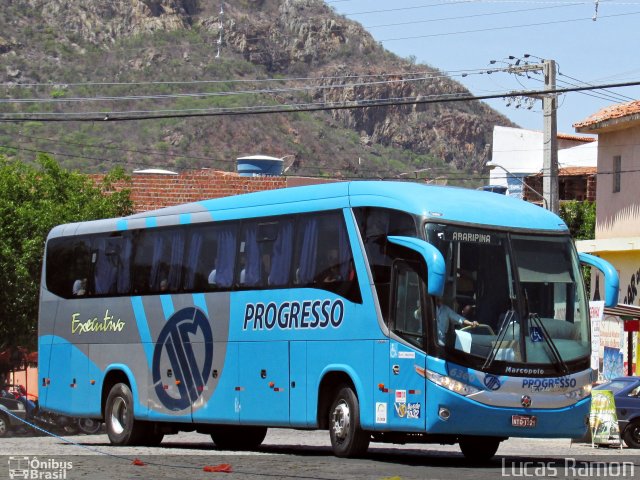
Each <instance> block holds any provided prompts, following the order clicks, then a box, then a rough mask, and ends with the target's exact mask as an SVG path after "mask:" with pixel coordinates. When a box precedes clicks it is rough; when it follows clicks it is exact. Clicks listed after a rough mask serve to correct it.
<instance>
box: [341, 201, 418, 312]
mask: <svg viewBox="0 0 640 480" xmlns="http://www.w3.org/2000/svg"><path fill="white" fill-rule="evenodd" d="M354 213H355V216H356V221H357V224H358V229H359V230H360V236H361V237H362V241H363V242H364V247H365V251H366V253H367V259H368V261H369V268H370V269H371V273H372V274H373V281H374V284H375V286H376V293H377V295H378V303H379V305H380V310H381V312H382V316H383V318H384V321H385V322H387V323H388V322H389V310H390V305H389V296H390V293H391V287H390V285H391V264H392V263H393V260H394V257H393V255H391V254H390V253H389V251H388V250H389V245H388V242H387V236H388V235H401V236H407V237H417V236H418V234H417V230H416V223H415V221H414V219H413V217H412V216H411V215H409V214H407V213H406V212H401V211H398V210H390V209H386V208H375V207H361V208H355V209H354Z"/></svg>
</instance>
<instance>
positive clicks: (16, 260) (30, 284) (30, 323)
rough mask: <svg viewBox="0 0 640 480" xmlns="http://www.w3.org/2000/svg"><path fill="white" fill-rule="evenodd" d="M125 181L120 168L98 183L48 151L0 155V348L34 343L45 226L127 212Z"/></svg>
mask: <svg viewBox="0 0 640 480" xmlns="http://www.w3.org/2000/svg"><path fill="white" fill-rule="evenodd" d="M128 182H129V179H128V177H126V175H125V174H124V170H123V169H121V168H118V169H115V170H113V171H112V172H111V173H109V174H108V175H106V176H105V177H104V178H103V180H102V181H101V182H99V183H96V182H95V181H94V180H93V179H92V178H90V177H89V176H87V175H83V174H81V173H78V172H72V171H67V170H64V169H62V168H61V167H60V166H59V165H58V163H57V162H56V161H55V160H54V159H53V158H51V157H49V156H47V155H38V157H37V159H36V164H35V166H31V165H27V164H25V163H23V162H21V161H18V160H10V159H7V158H5V157H3V156H0V272H2V276H0V349H2V347H6V346H9V345H12V346H17V345H21V346H25V347H28V348H34V347H35V344H36V337H37V323H38V322H37V319H38V296H39V288H40V277H41V270H42V258H43V253H44V244H45V240H46V237H47V234H48V233H49V231H50V230H51V229H52V228H53V227H54V226H56V225H59V224H62V223H69V222H79V221H85V220H94V219H99V218H108V217H117V216H122V215H127V214H130V213H131V212H132V211H133V208H132V206H133V204H132V202H131V199H130V190H129V189H128V188H123V187H127V185H128ZM116 186H118V188H116Z"/></svg>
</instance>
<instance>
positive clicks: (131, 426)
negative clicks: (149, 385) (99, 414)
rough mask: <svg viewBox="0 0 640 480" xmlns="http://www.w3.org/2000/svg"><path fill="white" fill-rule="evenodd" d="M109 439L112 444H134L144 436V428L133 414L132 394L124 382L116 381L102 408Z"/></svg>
mask: <svg viewBox="0 0 640 480" xmlns="http://www.w3.org/2000/svg"><path fill="white" fill-rule="evenodd" d="M104 417H105V423H106V425H107V435H108V436H109V441H111V443H112V444H114V445H136V444H138V443H139V442H140V441H141V440H142V439H143V437H144V434H145V433H146V432H145V428H144V425H143V424H142V423H141V422H140V421H136V420H135V419H134V416H133V394H132V393H131V389H130V388H129V386H128V385H127V384H125V383H117V384H115V385H114V386H113V387H112V388H111V391H110V392H109V396H108V397H107V403H106V404H105V409H104Z"/></svg>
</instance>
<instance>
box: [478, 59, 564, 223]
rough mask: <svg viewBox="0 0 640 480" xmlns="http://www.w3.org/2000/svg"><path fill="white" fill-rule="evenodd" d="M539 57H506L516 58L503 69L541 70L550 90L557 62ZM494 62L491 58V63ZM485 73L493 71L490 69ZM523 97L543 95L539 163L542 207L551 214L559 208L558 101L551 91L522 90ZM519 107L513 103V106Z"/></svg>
mask: <svg viewBox="0 0 640 480" xmlns="http://www.w3.org/2000/svg"><path fill="white" fill-rule="evenodd" d="M531 56H532V55H529V54H525V55H524V58H525V59H528V58H530V57H531ZM536 58H538V59H539V60H540V61H541V63H529V62H528V61H527V60H524V63H523V64H522V63H521V62H522V61H523V60H522V59H519V58H516V57H514V56H509V60H516V62H515V64H510V65H509V67H508V68H506V69H504V70H503V71H506V72H508V73H513V74H516V75H523V74H524V75H527V78H528V77H529V75H528V73H529V72H536V73H538V72H542V73H543V75H544V89H545V90H549V91H553V90H555V88H556V62H555V60H545V59H543V58H539V57H536ZM494 63H496V61H495V60H491V64H494ZM487 73H492V72H491V71H489V72H487ZM522 96H523V97H529V98H536V99H540V97H542V110H543V115H544V128H543V134H542V139H543V140H542V141H543V162H542V196H543V198H544V200H545V201H544V203H545V208H547V209H549V210H551V211H552V212H553V213H558V211H559V210H560V201H559V195H558V190H559V188H558V117H557V115H558V111H557V110H558V100H557V96H556V94H554V93H548V94H545V95H541V96H538V95H535V96H531V95H527V94H526V92H523V94H522ZM518 106H519V103H518V105H516V107H518Z"/></svg>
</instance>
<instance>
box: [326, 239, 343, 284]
mask: <svg viewBox="0 0 640 480" xmlns="http://www.w3.org/2000/svg"><path fill="white" fill-rule="evenodd" d="M326 265H328V267H327V268H326V269H325V270H324V272H323V273H322V281H323V282H324V283H333V282H340V281H342V275H340V265H339V263H338V251H337V250H336V249H335V248H332V249H330V250H329V251H328V252H327V261H326Z"/></svg>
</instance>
